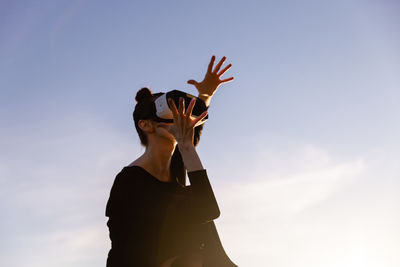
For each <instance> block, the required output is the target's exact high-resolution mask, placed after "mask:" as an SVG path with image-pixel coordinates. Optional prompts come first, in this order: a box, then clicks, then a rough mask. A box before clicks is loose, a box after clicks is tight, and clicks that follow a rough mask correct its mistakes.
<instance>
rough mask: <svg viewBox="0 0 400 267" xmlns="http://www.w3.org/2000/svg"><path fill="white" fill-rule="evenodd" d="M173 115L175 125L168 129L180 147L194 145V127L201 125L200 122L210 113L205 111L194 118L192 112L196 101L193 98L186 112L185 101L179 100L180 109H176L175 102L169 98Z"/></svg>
mask: <svg viewBox="0 0 400 267" xmlns="http://www.w3.org/2000/svg"><path fill="white" fill-rule="evenodd" d="M168 102H169V104H170V107H171V110H172V115H173V117H174V124H173V125H172V126H171V127H170V128H169V129H168V131H169V132H170V133H171V134H172V135H173V136H174V137H175V140H176V141H177V142H178V145H193V137H194V127H196V126H197V125H199V124H200V121H201V120H202V119H203V118H204V117H205V116H207V114H208V111H207V110H206V111H204V112H203V113H202V114H201V115H200V116H198V117H197V118H193V117H192V111H193V107H194V104H195V103H196V99H195V98H192V100H191V101H190V104H189V106H188V108H187V110H186V112H185V100H184V99H183V98H182V97H180V98H179V108H178V109H177V108H176V105H175V102H174V101H173V100H172V99H171V98H168Z"/></svg>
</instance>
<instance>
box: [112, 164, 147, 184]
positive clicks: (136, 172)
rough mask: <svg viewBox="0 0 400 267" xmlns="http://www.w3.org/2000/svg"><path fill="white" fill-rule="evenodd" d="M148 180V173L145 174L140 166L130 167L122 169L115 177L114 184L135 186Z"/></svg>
mask: <svg viewBox="0 0 400 267" xmlns="http://www.w3.org/2000/svg"><path fill="white" fill-rule="evenodd" d="M146 178H147V177H146V173H144V172H143V170H142V168H141V167H140V166H137V165H130V166H124V167H123V168H122V169H121V171H120V172H119V173H118V174H117V176H116V177H115V181H114V183H123V184H127V183H128V184H135V183H141V182H144V181H146V180H148V179H146Z"/></svg>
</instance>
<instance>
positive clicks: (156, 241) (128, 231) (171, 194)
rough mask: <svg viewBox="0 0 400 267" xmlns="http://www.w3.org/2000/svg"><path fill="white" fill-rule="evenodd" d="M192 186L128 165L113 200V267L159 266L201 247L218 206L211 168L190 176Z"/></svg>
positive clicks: (117, 182)
mask: <svg viewBox="0 0 400 267" xmlns="http://www.w3.org/2000/svg"><path fill="white" fill-rule="evenodd" d="M188 177H189V180H190V184H191V186H185V187H183V186H181V185H179V184H178V183H176V182H162V181H160V180H158V179H157V178H156V177H154V176H153V175H151V174H150V173H149V172H147V171H146V170H145V169H144V168H142V167H140V166H131V167H124V168H123V169H122V171H121V172H120V173H118V175H117V176H116V178H115V180H114V184H113V186H112V188H111V192H110V197H109V199H108V202H107V207H106V216H108V217H109V220H108V222H107V226H108V228H109V231H110V239H111V249H110V251H109V253H108V258H107V267H114V266H118V267H124V266H129V267H132V266H159V265H160V264H161V263H162V262H164V261H165V260H166V259H168V258H171V257H173V256H177V255H181V254H182V253H186V252H189V251H191V252H193V251H197V250H199V249H201V246H202V242H203V241H202V236H201V234H199V233H200V231H198V229H200V226H201V225H202V224H203V223H204V222H207V221H211V220H213V219H216V218H217V217H218V216H219V214H220V211H219V208H218V204H217V202H216V200H215V196H214V193H213V191H212V188H211V185H210V183H209V180H208V177H207V172H206V170H205V169H203V170H197V171H191V172H188Z"/></svg>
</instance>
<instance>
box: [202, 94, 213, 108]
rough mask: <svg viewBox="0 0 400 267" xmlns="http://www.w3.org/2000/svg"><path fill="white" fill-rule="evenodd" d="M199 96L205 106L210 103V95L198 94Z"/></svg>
mask: <svg viewBox="0 0 400 267" xmlns="http://www.w3.org/2000/svg"><path fill="white" fill-rule="evenodd" d="M199 98H200V99H201V100H203V101H204V103H205V104H206V106H207V107H208V106H209V105H210V102H211V98H212V96H211V95H207V94H199Z"/></svg>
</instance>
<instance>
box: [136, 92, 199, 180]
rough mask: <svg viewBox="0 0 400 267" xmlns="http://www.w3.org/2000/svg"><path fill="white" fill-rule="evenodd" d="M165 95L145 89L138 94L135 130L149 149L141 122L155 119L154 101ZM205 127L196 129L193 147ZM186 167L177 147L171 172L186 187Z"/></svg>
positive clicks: (172, 159) (172, 160)
mask: <svg viewBox="0 0 400 267" xmlns="http://www.w3.org/2000/svg"><path fill="white" fill-rule="evenodd" d="M162 94H163V93H156V94H153V92H152V91H151V90H150V89H149V88H147V87H144V88H142V89H140V90H139V91H138V92H137V93H136V97H135V100H136V102H137V103H136V106H135V110H134V111H133V120H134V122H135V128H136V131H137V133H138V135H139V138H140V143H141V144H142V145H143V146H145V147H147V145H148V142H149V140H148V138H147V135H146V133H145V132H144V131H143V130H142V129H140V127H139V120H151V119H152V118H153V101H154V100H155V99H156V98H157V97H158V96H160V95H162ZM203 125H204V124H201V125H199V126H197V127H195V128H194V138H193V145H194V146H197V144H198V143H199V141H200V135H201V132H202V131H203ZM185 171H186V170H185V166H184V164H183V159H182V155H181V153H180V152H179V149H178V146H176V147H175V151H174V154H173V155H172V158H171V165H170V172H171V176H172V177H175V178H176V180H177V182H178V183H180V184H181V185H185V181H186V175H185Z"/></svg>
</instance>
